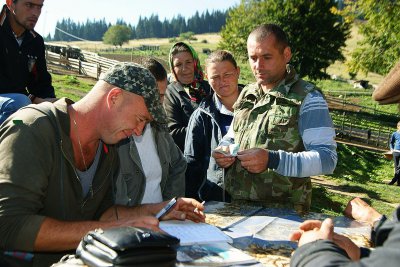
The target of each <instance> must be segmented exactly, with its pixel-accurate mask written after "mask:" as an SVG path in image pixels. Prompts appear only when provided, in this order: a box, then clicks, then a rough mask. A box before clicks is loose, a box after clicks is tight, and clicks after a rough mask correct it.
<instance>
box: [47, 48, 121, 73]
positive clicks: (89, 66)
mask: <svg viewBox="0 0 400 267" xmlns="http://www.w3.org/2000/svg"><path fill="white" fill-rule="evenodd" d="M46 60H47V61H48V62H49V63H53V64H56V65H60V66H62V67H64V68H66V69H68V70H74V71H76V72H78V73H79V74H82V75H87V76H89V77H92V78H96V79H99V77H100V75H101V74H103V73H104V72H106V71H107V70H108V69H109V68H110V67H112V66H113V65H115V64H116V63H118V62H119V61H117V60H112V59H108V58H105V57H101V56H99V55H98V54H96V53H92V52H88V51H81V52H80V54H79V55H78V58H68V56H65V55H63V53H60V54H58V53H55V52H51V51H50V49H47V50H46Z"/></svg>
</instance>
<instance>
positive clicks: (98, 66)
mask: <svg viewBox="0 0 400 267" xmlns="http://www.w3.org/2000/svg"><path fill="white" fill-rule="evenodd" d="M100 74H101V65H100V64H99V63H97V80H98V79H99V78H100Z"/></svg>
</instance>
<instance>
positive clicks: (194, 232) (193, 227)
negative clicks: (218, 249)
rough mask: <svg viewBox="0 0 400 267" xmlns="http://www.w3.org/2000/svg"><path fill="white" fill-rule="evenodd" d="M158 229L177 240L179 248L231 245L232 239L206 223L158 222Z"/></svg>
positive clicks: (186, 221) (187, 221)
mask: <svg viewBox="0 0 400 267" xmlns="http://www.w3.org/2000/svg"><path fill="white" fill-rule="evenodd" d="M160 228H161V230H163V231H165V232H167V233H168V234H170V235H173V236H175V237H177V238H179V239H180V240H181V242H180V244H181V246H185V245H192V244H207V243H213V242H227V243H232V238H230V237H229V236H227V235H226V234H225V233H224V232H222V231H221V230H220V229H218V228H217V227H215V226H213V225H210V224H207V223H195V222H192V221H189V220H185V221H177V220H171V221H162V222H160Z"/></svg>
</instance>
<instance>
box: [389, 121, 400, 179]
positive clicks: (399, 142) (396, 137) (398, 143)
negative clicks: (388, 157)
mask: <svg viewBox="0 0 400 267" xmlns="http://www.w3.org/2000/svg"><path fill="white" fill-rule="evenodd" d="M389 148H390V151H392V154H393V163H394V176H393V178H392V180H391V181H390V182H389V184H390V185H393V184H395V183H396V182H397V186H400V121H399V122H397V131H395V132H394V133H392V135H391V136H390V141H389Z"/></svg>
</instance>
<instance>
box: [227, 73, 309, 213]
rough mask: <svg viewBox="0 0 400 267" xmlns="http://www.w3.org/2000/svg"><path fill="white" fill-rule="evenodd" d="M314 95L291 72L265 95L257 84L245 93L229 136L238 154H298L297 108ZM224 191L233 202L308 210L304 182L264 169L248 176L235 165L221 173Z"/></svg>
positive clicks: (241, 98)
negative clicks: (259, 150) (261, 151)
mask: <svg viewBox="0 0 400 267" xmlns="http://www.w3.org/2000/svg"><path fill="white" fill-rule="evenodd" d="M313 90H315V87H314V86H313V85H312V84H309V83H307V82H305V81H303V80H301V79H299V78H298V76H297V75H296V73H295V71H294V70H293V69H292V68H291V69H289V71H288V74H287V76H286V78H285V80H284V81H282V82H281V83H280V84H279V85H278V86H277V87H275V88H273V89H272V90H271V91H269V92H268V93H264V92H263V90H262V89H261V88H260V87H259V86H258V85H257V84H251V85H248V86H247V87H245V88H244V89H243V91H242V93H241V95H240V96H239V98H238V100H237V102H236V104H235V106H234V109H235V112H234V120H233V131H234V133H235V143H238V144H240V149H241V150H244V149H250V148H265V149H269V150H284V151H288V152H294V153H296V152H300V151H303V150H304V146H303V140H302V138H301V136H300V133H299V129H298V120H299V113H300V107H301V104H302V101H303V99H304V98H305V97H306V95H307V94H308V93H309V92H311V91H313ZM225 183H226V190H227V191H228V192H229V193H230V194H231V196H232V198H233V199H234V200H246V201H248V200H250V201H257V202H261V203H263V204H267V205H269V204H274V203H281V204H285V206H290V207H294V208H295V209H296V210H297V211H298V212H307V211H308V210H309V208H310V204H311V180H310V178H309V177H306V178H298V177H286V176H282V175H280V174H278V173H276V172H275V171H274V170H271V169H267V170H265V171H264V172H262V173H259V174H254V173H249V172H248V171H247V170H245V169H244V168H242V167H241V164H240V161H239V160H236V162H235V163H234V164H233V165H232V166H231V167H229V168H228V169H227V170H226V176H225Z"/></svg>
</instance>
